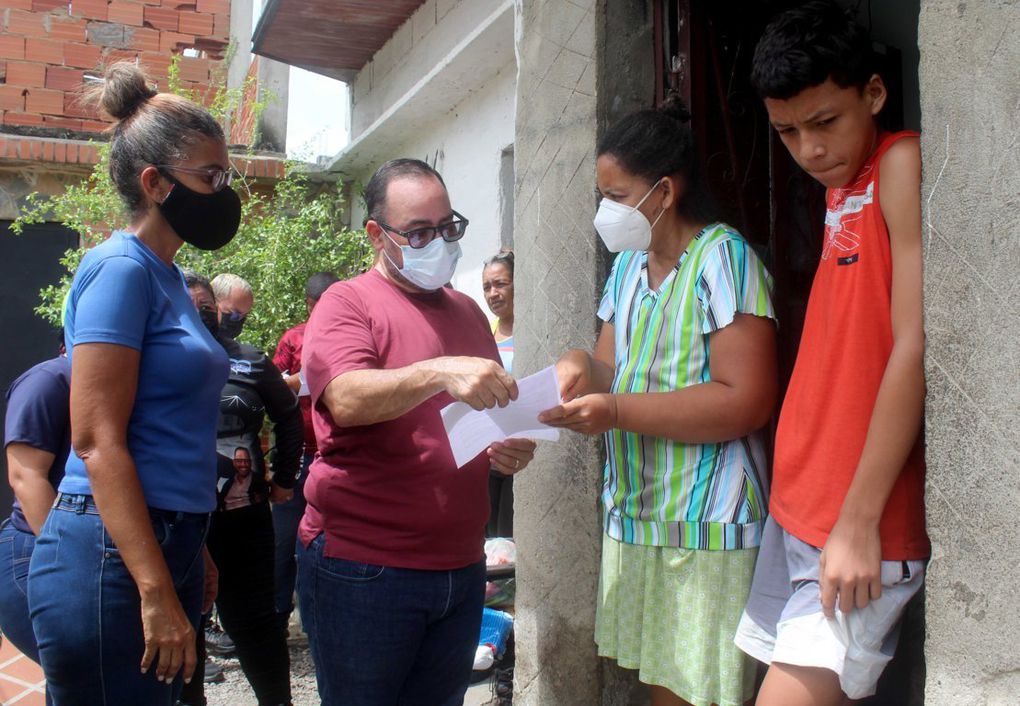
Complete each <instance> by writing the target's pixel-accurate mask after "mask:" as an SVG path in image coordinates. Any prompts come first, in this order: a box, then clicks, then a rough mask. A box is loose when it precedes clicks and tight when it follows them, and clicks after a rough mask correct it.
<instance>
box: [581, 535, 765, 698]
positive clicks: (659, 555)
mask: <svg viewBox="0 0 1020 706" xmlns="http://www.w3.org/2000/svg"><path fill="white" fill-rule="evenodd" d="M757 556H758V549H757V548H754V549H735V550H729V551H709V550H696V549H678V548H676V547H650V546H644V545H639V544H624V543H622V542H618V541H616V540H615V539H611V538H610V537H609V536H605V535H604V536H603V540H602V573H601V575H600V577H599V601H598V611H597V617H596V623H595V642H597V643H598V646H599V654H600V655H602V656H603V657H611V658H613V659H615V660H616V661H617V662H618V663H619V664H620V666H621V667H625V668H627V669H637V670H638V678H639V679H640V680H641V681H642V682H644V683H646V684H655V685H657V686H662V687H665V688H667V689H669V690H670V691H672V692H673V693H674V694H676V695H677V696H679V697H680V698H682V699H685V700H686V701H689V702H690V703H692V704H694V706H710V704H718V706H742V704H743V703H744V702H746V701H747V700H748V699H750V698H751V695H752V691H753V689H754V672H755V666H754V660H752V659H751V658H750V657H748V656H747V655H745V654H744V653H743V652H741V651H740V650H739V649H738V648H737V646H736V645H734V644H733V636H734V634H735V633H736V631H737V623H739V622H740V615H741V613H742V612H743V610H744V604H745V603H746V602H747V595H748V592H749V591H750V588H751V578H752V577H753V575H754V561H755V559H756V558H757Z"/></svg>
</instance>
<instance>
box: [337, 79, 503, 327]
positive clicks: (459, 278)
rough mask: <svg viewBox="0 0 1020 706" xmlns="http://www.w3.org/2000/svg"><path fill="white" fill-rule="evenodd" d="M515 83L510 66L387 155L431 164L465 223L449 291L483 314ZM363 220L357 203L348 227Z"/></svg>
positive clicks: (495, 247)
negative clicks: (484, 285) (475, 304)
mask: <svg viewBox="0 0 1020 706" xmlns="http://www.w3.org/2000/svg"><path fill="white" fill-rule="evenodd" d="M515 82H516V81H515V67H514V66H513V65H512V64H511V65H509V66H507V67H506V69H505V70H503V71H501V72H500V73H499V74H498V75H497V76H496V78H495V79H494V80H493V81H491V82H489V84H488V85H486V86H484V87H482V88H480V89H479V90H478V91H477V92H476V93H473V94H472V95H471V96H469V97H468V98H467V99H466V100H464V101H463V102H462V103H461V104H460V105H458V106H456V107H455V108H454V109H453V110H451V111H450V112H449V113H447V114H446V115H444V116H442V117H440V118H439V119H437V120H436V121H434V122H433V123H432V124H431V125H429V126H427V127H422V128H421V129H419V130H417V131H415V133H414V134H412V135H409V136H408V139H407V141H405V142H404V143H403V144H401V145H399V146H397V145H394V147H393V151H392V154H391V155H390V158H396V157H413V158H416V159H423V160H425V161H427V162H428V163H429V164H432V163H433V162H434V163H435V167H436V169H437V170H438V171H439V173H440V174H442V175H443V179H444V180H445V181H446V186H447V189H449V192H450V200H451V201H452V203H453V208H454V209H455V210H456V211H458V212H459V213H461V214H463V215H464V217H465V218H467V219H468V220H469V221H471V225H470V226H469V227H468V230H467V234H466V235H465V236H464V239H463V240H461V249H462V250H463V252H464V255H463V257H461V260H460V263H459V264H458V266H457V273H456V274H455V275H454V279H453V286H454V287H456V288H457V289H458V290H459V291H461V292H464V293H466V294H468V295H469V296H471V297H472V298H474V299H476V300H477V301H478V303H479V304H480V305H481V306H482V309H483V310H484V311H485V312H486V313H488V309H487V308H486V307H485V302H484V300H483V299H482V262H483V261H484V260H485V259H486V258H488V257H491V256H492V255H494V254H496V252H497V251H498V250H499V243H500V232H499V229H500V209H501V206H502V205H501V204H500V184H499V166H500V157H501V154H502V151H503V150H504V149H505V148H506V147H508V146H510V145H511V144H513V139H514V100H515V98H514V85H515ZM377 166H378V165H377ZM371 175H372V173H371V171H368V172H365V173H364V174H362V175H360V178H359V181H360V182H361V183H362V184H364V183H365V182H367V181H368V178H369V177H370V176H371ZM363 218H364V210H363V204H362V203H360V202H358V203H357V204H356V207H355V209H354V219H353V221H352V222H354V223H361V221H362V219H363Z"/></svg>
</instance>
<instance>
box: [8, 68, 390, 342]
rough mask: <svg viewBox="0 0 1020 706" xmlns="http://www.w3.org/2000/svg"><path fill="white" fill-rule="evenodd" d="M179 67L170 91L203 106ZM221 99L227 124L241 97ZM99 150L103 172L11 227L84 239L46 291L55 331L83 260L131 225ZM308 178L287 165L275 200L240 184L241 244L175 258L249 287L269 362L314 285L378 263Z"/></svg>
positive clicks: (33, 199)
mask: <svg viewBox="0 0 1020 706" xmlns="http://www.w3.org/2000/svg"><path fill="white" fill-rule="evenodd" d="M176 63H177V62H176V60H175V61H174V62H173V63H171V73H170V81H169V84H170V86H171V88H172V89H175V90H176V92H178V93H182V94H185V95H186V97H189V98H196V97H197V96H188V95H187V93H188V92H187V91H184V90H181V87H180V84H179V81H178V80H177V78H176V77H177V72H176V68H175V67H176ZM215 90H216V93H215V95H213V96H212V97H211V110H212V113H213V115H215V116H216V117H217V119H219V120H221V122H222V121H223V120H225V119H227V118H228V117H229V116H230V115H232V114H234V112H235V110H236V108H237V106H238V105H239V103H240V101H241V99H242V97H243V94H244V87H241V88H239V89H226V88H218V89H215ZM264 107H265V101H262V102H261V103H258V104H256V105H255V106H254V110H255V111H256V114H258V113H259V112H261V110H262V109H263V108H264ZM256 122H257V121H256ZM96 148H97V151H98V154H99V162H98V163H97V164H96V166H95V168H94V169H93V170H92V172H91V173H90V174H89V176H88V177H87V178H86V179H83V180H82V181H81V182H79V183H77V184H73V185H71V186H69V187H67V188H66V189H65V190H64V192H63V193H61V194H59V195H57V196H52V197H45V196H41V195H40V194H30V195H29V196H28V198H27V199H26V202H25V204H24V205H23V207H22V209H21V213H20V215H19V217H18V219H17V220H16V221H14V223H13V224H12V225H11V230H12V231H14V232H15V233H17V234H20V233H21V232H22V229H23V227H24V226H25V225H27V224H30V223H41V222H44V221H57V222H59V223H62V224H63V225H65V226H67V227H68V228H70V229H72V230H74V231H75V232H76V233H78V234H79V235H80V236H81V240H80V246H79V247H78V248H75V249H71V250H68V251H67V252H65V253H64V256H63V257H62V258H61V264H62V265H63V266H64V267H65V268H66V270H67V272H66V274H65V275H63V276H62V277H61V279H60V280H59V281H58V282H55V283H53V284H50V285H48V286H46V287H44V288H43V289H42V290H41V291H40V303H39V305H38V306H37V307H36V309H35V311H36V313H37V314H38V315H39V316H41V317H42V318H44V319H45V320H47V321H49V322H50V323H52V324H54V325H60V323H61V319H62V313H63V305H64V299H65V297H66V295H67V291H68V290H69V288H70V286H71V281H72V278H73V276H74V272H75V270H76V269H77V267H78V264H79V263H80V262H81V258H82V256H83V255H84V253H85V252H86V251H87V250H88V248H90V247H92V246H94V245H97V244H98V243H100V242H102V241H103V240H104V239H105V238H106V237H107V236H108V235H109V233H110V231H111V230H112V229H113V228H115V227H123V226H124V225H126V224H127V219H126V216H125V214H124V210H123V206H122V203H121V201H120V197H119V196H118V194H117V191H116V189H115V187H114V185H113V183H112V182H111V180H110V175H109V152H110V150H109V144H107V143H96ZM303 169H304V167H303V165H300V164H297V163H288V164H287V168H286V172H285V176H284V178H282V179H281V180H279V181H277V182H276V183H275V185H273V187H272V189H271V190H269V191H266V190H263V189H260V188H259V187H258V185H256V184H253V183H251V182H249V181H248V180H245V179H241V180H240V183H239V184H238V187H237V189H238V192H239V193H241V196H242V202H243V206H242V211H241V227H240V229H239V230H238V233H237V235H236V237H235V238H234V239H233V240H232V241H231V242H230V244H229V245H227V246H226V247H224V248H222V249H220V250H217V251H214V252H206V251H201V250H197V249H195V248H192V247H190V246H188V245H185V246H184V247H183V248H182V249H181V251H180V252H179V253H178V255H177V258H176V261H177V263H178V265H180V266H181V267H183V268H188V269H192V270H194V271H196V272H198V273H199V274H203V275H206V276H207V277H209V278H210V279H211V278H213V277H215V276H216V275H217V274H220V273H223V272H230V273H233V274H236V275H240V276H241V277H244V278H245V279H246V280H248V282H249V283H250V284H251V285H252V288H253V289H254V290H255V307H254V309H253V310H252V313H251V314H250V315H249V318H248V322H247V324H246V325H245V330H244V333H243V334H242V339H244V340H245V341H246V342H249V343H252V344H254V345H256V346H258V347H260V348H262V349H263V350H265V351H267V352H272V350H273V348H274V347H275V346H276V343H277V341H278V340H279V338H280V335H281V334H282V333H283V332H284V331H285V330H286V329H287V328H289V327H290V326H292V325H294V324H295V323H298V322H300V321H303V320H304V318H305V316H306V308H305V299H304V287H305V280H307V279H308V277H309V276H310V275H312V274H314V273H316V272H321V271H326V272H333V273H334V274H336V275H337V276H338V277H340V278H341V279H345V278H348V277H351V276H353V275H355V274H358V273H359V272H362V271H364V270H365V269H366V268H367V267H368V266H369V264H370V263H371V257H372V250H371V247H370V246H369V244H368V239H367V238H366V237H365V236H364V233H363V232H362V231H351V230H348V229H346V228H345V227H344V226H343V224H342V221H341V214H342V213H343V211H344V209H345V207H346V204H345V203H344V199H343V196H342V193H341V191H340V189H339V187H338V186H337V185H336V184H331V183H326V184H313V183H312V182H311V181H310V180H309V179H308V176H307V173H306V172H305V171H304V170H303ZM235 184H237V182H236V181H235Z"/></svg>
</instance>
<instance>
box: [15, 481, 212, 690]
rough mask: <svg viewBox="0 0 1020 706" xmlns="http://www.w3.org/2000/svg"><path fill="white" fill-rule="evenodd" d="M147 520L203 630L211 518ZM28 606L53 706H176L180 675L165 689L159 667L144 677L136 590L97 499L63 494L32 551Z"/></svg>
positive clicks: (153, 514)
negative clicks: (205, 548)
mask: <svg viewBox="0 0 1020 706" xmlns="http://www.w3.org/2000/svg"><path fill="white" fill-rule="evenodd" d="M149 515H150V518H151V521H152V528H153V531H154V532H155V535H156V541H157V542H159V545H160V548H161V549H162V551H163V557H164V559H165V560H166V563H167V567H168V568H169V569H170V575H171V576H172V577H173V581H174V588H175V589H176V591H177V597H178V599H179V600H180V602H181V605H182V606H183V608H184V611H185V613H187V615H188V618H189V620H191V623H192V625H193V626H195V629H196V630H197V629H198V619H199V612H200V610H201V607H202V580H203V574H204V571H205V566H204V562H203V561H202V545H203V543H204V542H205V534H206V531H207V529H208V526H209V516H208V515H203V514H190V513H184V512H173V511H169V510H155V509H152V508H150V509H149ZM28 605H29V609H30V611H31V615H32V626H33V627H34V629H35V634H36V637H37V638H38V641H39V657H40V662H41V664H42V668H43V672H44V673H45V675H46V682H47V688H48V690H49V693H50V695H51V697H52V698H53V703H55V704H57V706H69V705H72V704H81V706H101V705H108V706H119V705H120V704H140V705H142V704H144V706H171V704H173V703H174V701H175V700H176V698H177V696H178V694H179V693H180V688H181V684H182V683H183V681H182V679H181V677H180V676H179V675H178V677H177V678H176V679H175V680H174V681H173V683H172V684H164V683H162V682H160V681H157V679H156V669H155V668H154V667H151V668H150V669H149V671H148V673H147V674H141V672H140V669H139V665H140V664H141V661H142V653H143V652H144V651H145V647H144V639H143V636H142V620H141V599H140V597H139V595H138V587H137V586H136V585H135V582H134V579H133V578H131V574H130V573H128V570H127V568H126V567H125V566H124V561H123V560H122V559H121V556H120V552H119V551H118V549H117V547H116V546H115V545H114V543H113V541H112V540H111V539H110V535H109V533H107V532H106V530H105V528H104V527H103V522H102V520H101V519H100V517H99V512H98V510H97V509H96V506H95V503H94V502H93V500H92V497H91V496H88V495H67V494H64V493H61V494H59V495H58V496H57V502H56V504H55V505H54V507H53V510H52V511H51V512H50V514H49V517H48V518H47V519H46V523H45V524H44V525H43V528H42V532H41V533H40V535H39V538H38V540H37V541H36V546H35V551H34V552H33V554H32V562H31V568H30V570H29V575H28ZM198 678H199V679H201V673H200V672H199V674H198Z"/></svg>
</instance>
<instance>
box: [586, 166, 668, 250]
mask: <svg viewBox="0 0 1020 706" xmlns="http://www.w3.org/2000/svg"><path fill="white" fill-rule="evenodd" d="M660 183H661V180H660V181H658V182H656V183H655V184H653V185H652V188H651V189H649V190H648V193H647V194H645V195H644V196H642V197H641V200H640V201H638V202H637V206H627V205H625V204H622V203H618V202H617V201H612V200H611V199H608V198H603V199H602V203H601V204H599V210H598V213H596V214H595V230H596V231H598V234H599V237H600V238H602V242H603V243H605V244H606V248H607V249H608V250H609V252H620V251H622V250H647V249H648V246H649V245H651V244H652V228H654V227H655V224H656V223H658V222H659V219H660V218H662V213H665V211H663V212H662V213H660V214H659V215H658V216H656V217H655V221H654V222H653V223H649V222H648V219H647V218H645V214H643V213H641V211H639V210H638V206H640V205H641V204H643V203H644V202H645V200H646V199H647V198H648V197H649V196H651V195H652V192H653V191H655V189H656V187H657V186H659V184H660Z"/></svg>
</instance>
